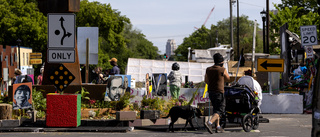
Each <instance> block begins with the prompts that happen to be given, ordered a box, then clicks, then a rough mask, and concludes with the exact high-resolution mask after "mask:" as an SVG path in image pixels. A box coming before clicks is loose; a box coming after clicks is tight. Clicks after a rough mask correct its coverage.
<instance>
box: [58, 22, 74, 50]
mask: <svg viewBox="0 0 320 137" xmlns="http://www.w3.org/2000/svg"><path fill="white" fill-rule="evenodd" d="M59 21H60V22H61V28H62V30H63V36H62V38H61V45H63V40H64V38H65V37H67V36H68V37H70V36H71V35H72V33H70V32H66V29H65V28H64V26H63V21H64V18H63V17H61V18H60V20H59Z"/></svg>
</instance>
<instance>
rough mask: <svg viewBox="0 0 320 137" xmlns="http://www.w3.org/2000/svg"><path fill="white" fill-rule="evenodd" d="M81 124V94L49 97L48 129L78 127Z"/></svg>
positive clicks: (50, 95)
mask: <svg viewBox="0 0 320 137" xmlns="http://www.w3.org/2000/svg"><path fill="white" fill-rule="evenodd" d="M80 124H81V95H80V94H49V95H47V116H46V125H47V126H48V127H78V126H80Z"/></svg>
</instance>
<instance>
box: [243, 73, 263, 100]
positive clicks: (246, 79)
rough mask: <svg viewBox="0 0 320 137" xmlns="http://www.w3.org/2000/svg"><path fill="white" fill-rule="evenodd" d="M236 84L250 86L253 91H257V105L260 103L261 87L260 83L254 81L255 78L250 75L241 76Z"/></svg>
mask: <svg viewBox="0 0 320 137" xmlns="http://www.w3.org/2000/svg"><path fill="white" fill-rule="evenodd" d="M238 84H240V85H247V86H248V87H249V88H251V89H252V90H254V91H255V92H257V93H258V97H259V100H260V101H259V106H260V105H261V100H262V89H261V86H260V84H259V83H258V81H256V80H255V79H253V78H252V77H251V76H242V77H241V78H240V79H239V80H238Z"/></svg>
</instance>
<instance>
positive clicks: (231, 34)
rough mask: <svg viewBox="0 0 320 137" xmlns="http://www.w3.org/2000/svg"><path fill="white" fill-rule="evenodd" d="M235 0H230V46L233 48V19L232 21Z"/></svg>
mask: <svg viewBox="0 0 320 137" xmlns="http://www.w3.org/2000/svg"><path fill="white" fill-rule="evenodd" d="M233 2H234V0H230V46H231V47H232V48H233V21H232V4H233Z"/></svg>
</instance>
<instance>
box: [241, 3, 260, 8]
mask: <svg viewBox="0 0 320 137" xmlns="http://www.w3.org/2000/svg"><path fill="white" fill-rule="evenodd" d="M240 3H242V4H247V5H250V6H254V7H262V8H264V7H263V6H259V5H254V4H250V3H245V2H240Z"/></svg>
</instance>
